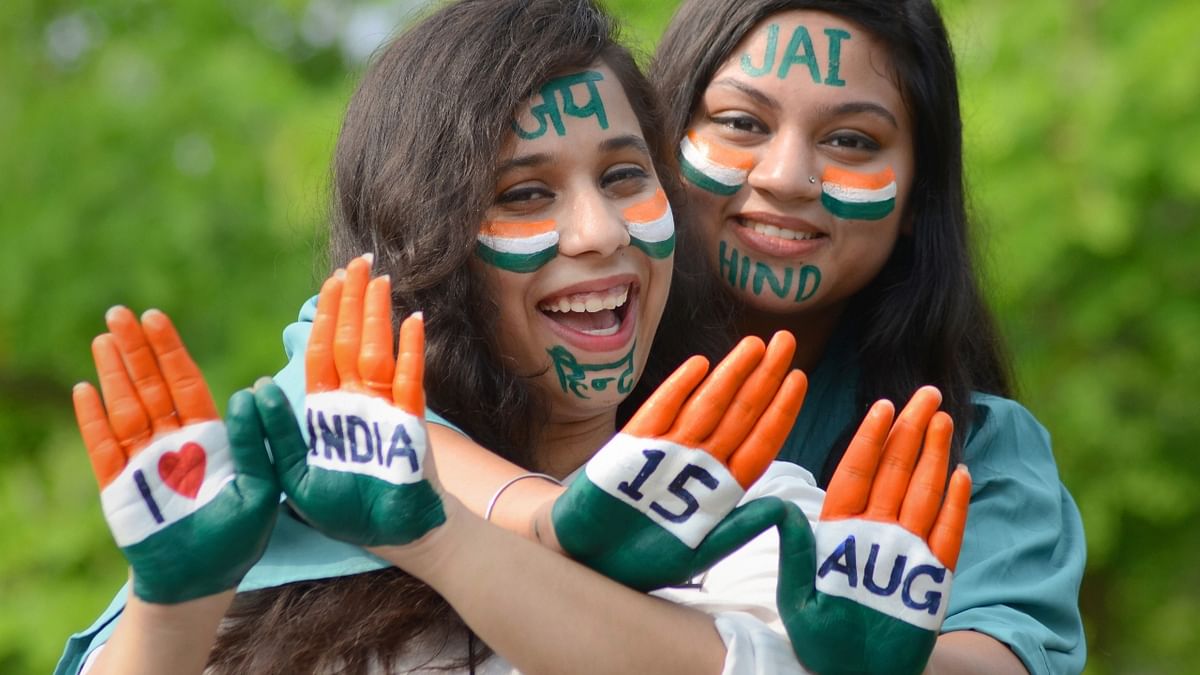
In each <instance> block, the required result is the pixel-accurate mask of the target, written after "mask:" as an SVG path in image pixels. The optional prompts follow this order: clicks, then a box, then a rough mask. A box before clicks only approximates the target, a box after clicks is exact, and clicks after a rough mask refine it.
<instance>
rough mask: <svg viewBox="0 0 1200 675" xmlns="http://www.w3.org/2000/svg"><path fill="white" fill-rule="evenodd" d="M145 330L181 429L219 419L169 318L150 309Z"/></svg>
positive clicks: (144, 326) (211, 400) (144, 319)
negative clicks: (181, 426) (173, 403)
mask: <svg viewBox="0 0 1200 675" xmlns="http://www.w3.org/2000/svg"><path fill="white" fill-rule="evenodd" d="M142 330H143V331H144V332H145V334H146V341H147V342H149V343H150V348H151V349H153V350H154V356H155V358H156V359H158V367H159V369H160V370H161V371H162V376H163V380H164V381H165V382H166V383H167V390H168V391H170V393H171V400H172V401H174V402H175V413H176V415H177V416H178V417H179V423H180V424H181V425H188V424H192V423H193V422H206V421H209V420H215V419H219V416H218V415H217V404H216V403H215V402H214V401H213V397H212V392H210V391H209V389H208V384H207V383H205V382H204V375H203V374H202V373H201V372H200V368H199V367H198V366H197V365H196V362H195V361H193V360H192V357H191V355H189V354H188V351H187V348H186V347H184V346H183V340H181V339H180V338H179V333H178V332H177V331H176V330H175V326H174V325H173V324H172V323H171V320H170V319H168V318H167V315H166V314H163V313H162V312H160V311H158V310H156V309H151V310H147V311H146V312H145V313H143V314H142Z"/></svg>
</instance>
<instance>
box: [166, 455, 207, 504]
mask: <svg viewBox="0 0 1200 675" xmlns="http://www.w3.org/2000/svg"><path fill="white" fill-rule="evenodd" d="M205 462H206V458H205V455H204V448H202V447H201V446H200V444H199V443H194V442H192V441H188V442H187V443H184V444H183V447H181V448H179V450H178V451H176V452H167V453H164V454H163V456H162V457H159V458H158V475H159V477H160V478H162V481H163V482H164V483H166V484H167V487H169V488H171V489H172V490H174V491H176V492H178V493H179V494H181V495H183V496H184V497H187V498H188V499H195V498H196V495H197V494H198V493H199V492H200V486H201V485H202V484H203V483H204V465H205Z"/></svg>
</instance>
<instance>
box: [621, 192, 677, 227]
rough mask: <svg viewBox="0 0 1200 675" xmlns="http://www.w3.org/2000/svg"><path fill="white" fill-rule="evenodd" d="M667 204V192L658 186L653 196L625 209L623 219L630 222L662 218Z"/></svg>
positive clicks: (648, 221) (645, 221) (644, 221)
mask: <svg viewBox="0 0 1200 675" xmlns="http://www.w3.org/2000/svg"><path fill="white" fill-rule="evenodd" d="M667 206H668V204H667V193H665V192H663V189H662V188H659V189H658V190H657V191H656V192H655V193H654V196H653V197H651V198H650V199H647V200H646V201H644V202H641V203H639V204H634V205H633V206H631V207H629V208H627V209H625V211H624V213H623V215H624V216H625V220H627V221H629V222H632V223H650V222H654V221H655V220H658V219H659V218H662V217H663V214H665V213H666V212H667Z"/></svg>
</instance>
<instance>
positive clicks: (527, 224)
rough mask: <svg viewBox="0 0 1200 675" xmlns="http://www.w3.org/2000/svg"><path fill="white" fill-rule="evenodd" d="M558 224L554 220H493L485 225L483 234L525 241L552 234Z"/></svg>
mask: <svg viewBox="0 0 1200 675" xmlns="http://www.w3.org/2000/svg"><path fill="white" fill-rule="evenodd" d="M557 226H558V224H557V223H556V222H555V221H553V220H537V221H528V220H513V221H509V220H492V221H489V222H487V223H485V224H484V226H483V230H482V232H483V234H486V235H488V236H489V237H502V238H505V239H524V238H525V237H533V236H536V235H539V234H544V233H546V232H550V231H552V230H554V228H555V227H557Z"/></svg>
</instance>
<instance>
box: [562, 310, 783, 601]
mask: <svg viewBox="0 0 1200 675" xmlns="http://www.w3.org/2000/svg"><path fill="white" fill-rule="evenodd" d="M794 350H795V339H794V338H792V336H791V334H790V333H782V332H781V333H778V334H776V336H775V338H773V339H772V340H771V345H770V347H766V346H764V345H763V343H762V341H761V340H759V339H758V338H746V339H744V340H743V341H742V342H741V343H740V344H739V345H738V346H737V347H736V348H735V349H734V350H733V351H732V352H731V353H730V354H729V356H727V357H726V358H725V359H724V360H723V361H722V362H721V364H720V365H719V366H718V367H717V368H716V369H715V370H714V371H713V373H712V374H711V375H710V376H709V377H708V378H707V379H704V376H705V374H706V373H707V372H708V364H707V362H706V361H705V360H704V359H703V358H701V357H693V358H692V359H691V360H689V361H688V362H686V363H685V364H684V365H683V366H681V367H680V368H679V370H677V371H676V372H675V373H674V374H673V375H672V376H671V377H670V378H668V379H667V381H666V382H664V383H663V384H662V385H661V386H660V387H659V388H658V389H657V390H656V391H655V392H654V394H653V395H652V396H651V397H650V399H649V400H647V401H646V403H645V404H643V405H642V407H641V408H640V409H639V410H638V412H637V413H636V414H635V415H634V416H633V419H631V420H630V421H629V423H628V424H627V425H626V426H625V428H624V429H623V430H622V432H621V433H620V434H618V435H617V436H616V437H615V438H614V439H613V440H612V441H611V442H609V443H608V444H607V445H605V446H604V447H603V448H601V449H600V451H599V452H598V453H597V454H596V455H595V456H594V457H592V459H591V461H589V462H588V464H587V465H586V468H585V470H584V475H583V476H580V477H579V478H577V479H576V480H575V482H574V483H572V484H571V486H570V487H569V488H568V489H567V491H566V493H564V494H563V495H562V496H561V497H559V498H558V499H557V500H556V501H555V503H554V508H553V510H552V517H553V522H554V530H555V533H556V535H557V536H558V540H559V543H560V544H561V545H562V547H563V549H564V550H565V551H567V553H569V554H570V555H571V556H572V557H573V558H575V559H576V560H578V561H579V562H581V563H583V564H585V565H587V566H589V567H591V568H592V569H594V570H596V571H598V572H600V573H602V574H605V575H606V576H608V577H610V578H612V579H615V580H617V581H619V582H621V583H623V584H626V585H628V586H631V587H633V588H637V589H640V590H651V589H654V588H661V587H663V586H669V585H672V584H679V583H683V582H684V581H687V580H688V579H690V578H691V577H692V576H694V575H696V574H698V573H699V572H702V571H703V570H705V569H707V568H708V567H710V566H711V565H712V564H713V563H715V562H717V561H718V560H720V559H722V558H724V557H725V556H726V555H728V554H729V553H731V552H733V551H735V550H737V549H738V548H740V547H741V546H742V545H743V544H745V543H746V542H748V541H749V540H750V539H753V538H754V537H755V536H757V535H758V534H759V533H760V532H761V531H762V530H763V529H764V528H765V527H768V526H769V525H770V524H772V523H771V522H767V521H764V520H763V518H762V514H761V513H759V512H758V511H755V510H751V511H746V510H745V507H740V508H736V509H735V507H736V506H737V503H738V502H739V501H740V500H741V498H742V496H743V495H744V494H745V490H746V487H748V486H749V485H750V484H751V483H753V482H754V481H755V480H757V479H758V477H759V476H761V475H762V473H763V472H764V471H765V470H766V468H767V466H768V465H770V463H771V461H772V460H773V459H774V458H775V455H776V453H778V452H779V448H780V446H782V444H783V441H784V439H785V438H786V437H787V433H788V430H790V429H791V426H792V423H793V421H794V420H795V417H796V413H797V412H799V409H800V403H801V401H802V400H803V398H804V392H805V389H806V380H805V378H804V375H803V373H801V372H799V371H791V372H789V370H790V368H791V360H792V354H793V352H794ZM701 380H704V382H703V384H701Z"/></svg>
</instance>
